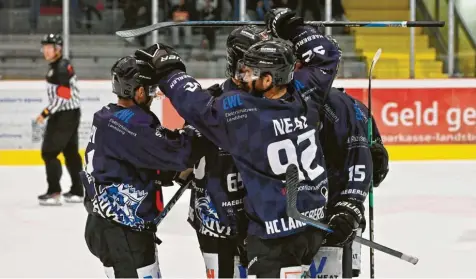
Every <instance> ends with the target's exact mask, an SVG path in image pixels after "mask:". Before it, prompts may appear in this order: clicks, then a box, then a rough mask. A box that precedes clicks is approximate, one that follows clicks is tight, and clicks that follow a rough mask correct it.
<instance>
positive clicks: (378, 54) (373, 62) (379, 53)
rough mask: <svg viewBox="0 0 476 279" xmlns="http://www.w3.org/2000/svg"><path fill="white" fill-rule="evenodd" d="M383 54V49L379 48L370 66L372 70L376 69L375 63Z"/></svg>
mask: <svg viewBox="0 0 476 279" xmlns="http://www.w3.org/2000/svg"><path fill="white" fill-rule="evenodd" d="M381 54H382V49H381V48H379V49H378V50H377V52H375V54H374V58H372V64H371V66H370V71H373V70H374V67H375V64H377V61H378V60H379V59H380V55H381Z"/></svg>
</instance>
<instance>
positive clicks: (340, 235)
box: [326, 201, 363, 246]
mask: <svg viewBox="0 0 476 279" xmlns="http://www.w3.org/2000/svg"><path fill="white" fill-rule="evenodd" d="M329 216H330V218H329V228H330V229H332V230H333V231H334V232H333V233H330V234H328V235H327V236H326V245H330V246H333V245H335V246H343V245H345V244H347V243H350V242H352V241H353V240H354V238H355V235H356V233H357V228H358V227H359V226H360V224H361V222H362V219H363V210H362V209H361V205H358V204H357V203H356V202H354V201H339V202H337V203H336V204H335V205H334V206H333V207H332V208H330V209H329Z"/></svg>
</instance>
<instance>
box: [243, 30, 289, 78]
mask: <svg viewBox="0 0 476 279" xmlns="http://www.w3.org/2000/svg"><path fill="white" fill-rule="evenodd" d="M240 64H241V65H242V66H243V67H244V68H245V69H247V70H246V71H245V72H244V73H243V74H242V77H241V79H242V80H243V81H245V82H249V81H253V80H257V79H259V78H260V77H262V76H263V75H265V74H269V75H271V76H272V77H273V86H277V85H286V84H289V83H290V82H291V81H292V79H293V74H294V67H295V65H296V57H295V56H294V51H293V49H292V47H291V46H290V45H289V44H288V43H287V42H286V41H284V40H281V39H273V40H266V41H261V42H259V43H256V44H254V45H252V46H251V47H250V48H249V49H248V51H246V52H245V54H244V56H243V60H242V61H240ZM239 67H241V66H239Z"/></svg>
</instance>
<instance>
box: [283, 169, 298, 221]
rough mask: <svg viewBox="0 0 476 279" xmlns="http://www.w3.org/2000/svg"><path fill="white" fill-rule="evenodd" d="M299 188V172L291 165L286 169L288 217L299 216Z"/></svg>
mask: <svg viewBox="0 0 476 279" xmlns="http://www.w3.org/2000/svg"><path fill="white" fill-rule="evenodd" d="M298 187H299V171H298V168H297V166H296V165H294V164H290V165H289V166H288V167H287V169H286V213H287V214H288V216H291V217H292V216H298V215H296V214H299V212H298V210H297V208H296V204H297V193H298Z"/></svg>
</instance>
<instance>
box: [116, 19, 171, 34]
mask: <svg viewBox="0 0 476 279" xmlns="http://www.w3.org/2000/svg"><path fill="white" fill-rule="evenodd" d="M175 25H179V24H177V23H176V22H159V23H155V24H152V25H148V26H144V27H139V28H136V29H129V30H120V31H116V35H117V36H119V37H121V38H131V37H137V36H140V35H144V34H147V33H150V32H152V31H155V30H158V29H160V28H165V27H169V26H175Z"/></svg>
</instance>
